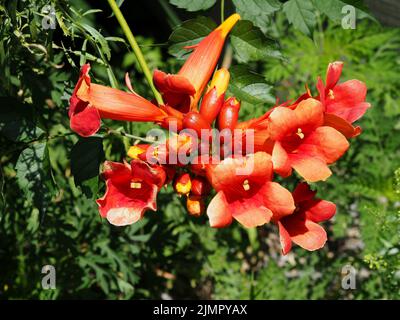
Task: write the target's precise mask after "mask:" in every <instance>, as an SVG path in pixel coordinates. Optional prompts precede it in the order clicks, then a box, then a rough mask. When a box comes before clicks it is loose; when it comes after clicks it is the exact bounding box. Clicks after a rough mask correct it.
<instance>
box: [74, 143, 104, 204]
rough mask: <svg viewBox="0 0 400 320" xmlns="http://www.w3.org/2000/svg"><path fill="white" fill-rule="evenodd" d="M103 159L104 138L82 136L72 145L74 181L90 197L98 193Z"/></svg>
mask: <svg viewBox="0 0 400 320" xmlns="http://www.w3.org/2000/svg"><path fill="white" fill-rule="evenodd" d="M103 159H104V151H103V139H102V138H99V137H90V138H82V139H80V140H79V141H78V142H77V143H76V144H75V145H74V146H73V147H72V150H71V171H72V175H73V176H74V182H75V184H76V185H77V186H80V187H81V189H82V191H83V192H84V193H85V195H86V196H87V197H89V198H92V197H95V196H96V195H97V191H98V177H99V168H100V164H101V162H102V161H103Z"/></svg>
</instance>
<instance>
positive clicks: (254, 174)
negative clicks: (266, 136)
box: [207, 152, 294, 228]
mask: <svg viewBox="0 0 400 320" xmlns="http://www.w3.org/2000/svg"><path fill="white" fill-rule="evenodd" d="M272 176H273V171H272V161H271V156H270V155H269V154H267V153H265V152H257V153H255V154H251V155H248V156H247V157H240V158H226V159H224V160H223V161H222V162H221V163H219V164H217V165H209V166H208V167H207V177H208V179H209V181H210V182H211V185H212V186H213V187H214V188H215V190H216V191H217V194H216V196H215V197H214V198H213V199H212V200H211V202H210V204H209V206H208V209H207V215H208V217H209V220H210V225H211V227H215V228H221V227H225V226H227V225H229V224H231V222H232V219H233V218H234V219H236V220H237V221H238V222H239V223H241V224H242V225H243V226H245V227H248V228H251V227H256V226H260V225H263V224H265V223H268V222H269V221H270V220H271V219H272V218H274V219H277V220H279V219H280V218H281V217H283V216H286V215H289V214H291V213H292V212H293V210H294V202H293V198H292V196H291V194H290V192H289V191H288V190H286V189H285V188H283V187H282V186H280V185H279V184H278V183H276V182H272Z"/></svg>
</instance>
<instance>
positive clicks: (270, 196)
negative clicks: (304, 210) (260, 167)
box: [260, 182, 295, 221]
mask: <svg viewBox="0 0 400 320" xmlns="http://www.w3.org/2000/svg"><path fill="white" fill-rule="evenodd" d="M260 193H261V194H262V196H263V203H264V206H265V207H266V208H268V209H270V210H271V211H272V213H273V220H274V221H277V220H279V219H281V218H282V217H284V216H287V215H290V214H292V213H293V211H294V209H295V205H294V200H293V197H292V194H291V193H290V192H289V191H288V190H287V189H285V188H284V187H282V186H281V185H280V184H279V183H277V182H266V183H265V185H264V186H263V187H262V188H261V190H260Z"/></svg>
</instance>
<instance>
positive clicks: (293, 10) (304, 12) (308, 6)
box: [283, 0, 316, 35]
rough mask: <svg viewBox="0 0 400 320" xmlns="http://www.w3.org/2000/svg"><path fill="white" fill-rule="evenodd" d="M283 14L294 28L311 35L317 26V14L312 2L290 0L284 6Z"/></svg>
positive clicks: (309, 0)
mask: <svg viewBox="0 0 400 320" xmlns="http://www.w3.org/2000/svg"><path fill="white" fill-rule="evenodd" d="M283 12H285V14H286V17H287V18H288V20H289V22H290V23H291V24H293V26H294V27H295V28H296V29H298V30H300V31H301V32H303V33H305V34H307V35H310V34H311V31H312V29H313V28H314V26H315V23H316V19H315V12H314V6H313V3H312V2H311V0H289V1H288V2H285V3H284V4H283Z"/></svg>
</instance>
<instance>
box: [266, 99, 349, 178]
mask: <svg viewBox="0 0 400 320" xmlns="http://www.w3.org/2000/svg"><path fill="white" fill-rule="evenodd" d="M323 122H324V114H323V107H322V104H321V103H320V102H319V101H317V100H315V99H312V98H309V99H307V100H303V101H301V102H300V103H299V104H298V106H297V107H296V109H294V110H291V109H290V108H285V107H277V108H275V109H274V110H273V111H272V113H271V114H270V116H269V118H268V133H269V138H270V139H271V140H272V141H274V144H273V150H272V161H273V163H274V170H275V171H276V172H277V173H279V174H280V175H281V176H283V177H287V176H289V175H290V174H291V172H292V168H293V169H295V170H296V171H297V172H298V173H299V174H300V175H301V176H302V177H303V178H304V179H306V180H307V181H310V182H315V181H319V180H326V179H327V178H328V177H329V176H330V175H331V174H332V172H331V170H330V169H329V168H328V166H327V164H331V163H333V162H335V161H336V160H337V159H338V158H340V157H341V156H342V155H343V153H344V152H345V151H346V150H347V149H348V147H349V143H348V142H347V140H346V138H345V137H344V136H343V135H342V134H341V133H340V132H339V131H337V130H335V129H334V128H332V127H328V126H323Z"/></svg>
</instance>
